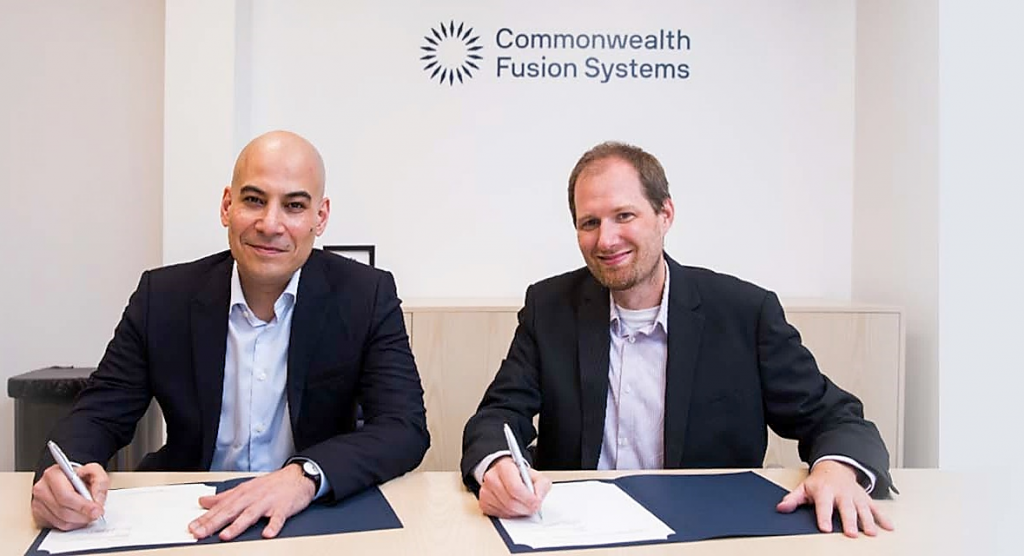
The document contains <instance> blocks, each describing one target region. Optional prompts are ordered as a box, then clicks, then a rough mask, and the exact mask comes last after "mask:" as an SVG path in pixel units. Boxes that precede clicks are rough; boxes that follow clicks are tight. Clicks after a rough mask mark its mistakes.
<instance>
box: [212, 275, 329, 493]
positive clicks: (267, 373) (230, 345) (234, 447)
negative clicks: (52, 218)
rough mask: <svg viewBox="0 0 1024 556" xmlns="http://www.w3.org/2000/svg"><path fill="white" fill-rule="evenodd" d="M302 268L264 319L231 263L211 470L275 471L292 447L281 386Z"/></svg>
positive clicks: (323, 480)
mask: <svg viewBox="0 0 1024 556" xmlns="http://www.w3.org/2000/svg"><path fill="white" fill-rule="evenodd" d="M301 273H302V269H299V270H297V271H295V274H293V275H292V278H291V280H290V281H289V282H288V285H287V286H286V287H285V289H284V292H282V293H281V296H280V297H278V298H277V301H275V302H274V316H273V317H272V318H271V319H270V321H269V322H264V321H262V320H260V319H259V317H257V316H256V314H255V313H253V312H252V310H251V309H250V308H249V304H248V303H247V302H246V300H245V294H244V292H243V291H242V283H241V281H240V280H239V277H238V265H237V264H235V265H233V266H232V269H231V301H230V304H229V305H228V336H227V350H226V352H225V357H224V393H223V397H222V399H221V409H220V424H219V425H218V428H217V443H216V446H215V447H214V451H213V463H212V464H211V466H210V470H211V471H261V472H265V471H275V470H277V469H280V468H281V466H283V465H285V463H287V462H288V461H289V459H291V456H292V455H293V454H294V453H295V442H294V439H293V438H292V426H291V419H290V417H289V413H288V397H287V396H286V394H285V390H286V387H287V385H288V342H289V339H290V337H291V330H292V314H293V309H294V308H295V296H296V294H297V292H298V288H299V276H300V275H301ZM313 464H314V465H316V462H313ZM317 468H318V469H319V465H317ZM320 477H321V481H320V489H319V490H318V491H317V493H316V497H317V498H319V497H321V496H323V494H325V493H326V492H327V491H328V490H330V486H329V485H328V483H327V477H326V476H325V475H324V474H323V472H322V471H321V473H320Z"/></svg>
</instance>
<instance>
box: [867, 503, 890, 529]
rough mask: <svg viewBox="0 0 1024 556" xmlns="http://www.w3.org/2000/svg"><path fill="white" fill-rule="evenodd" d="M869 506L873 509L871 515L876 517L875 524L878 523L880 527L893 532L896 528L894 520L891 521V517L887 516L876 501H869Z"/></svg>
mask: <svg viewBox="0 0 1024 556" xmlns="http://www.w3.org/2000/svg"><path fill="white" fill-rule="evenodd" d="M868 505H869V506H870V507H871V514H872V515H873V516H874V518H875V523H877V524H878V525H879V527H881V528H882V529H885V530H886V531H892V530H894V529H895V528H896V527H895V526H894V525H893V523H892V520H891V519H889V516H887V515H885V514H884V513H883V512H882V510H880V509H879V508H878V505H877V504H875V502H874V501H871V500H869V501H868Z"/></svg>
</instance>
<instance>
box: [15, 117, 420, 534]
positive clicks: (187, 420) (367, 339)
mask: <svg viewBox="0 0 1024 556" xmlns="http://www.w3.org/2000/svg"><path fill="white" fill-rule="evenodd" d="M324 183H325V175H324V165H323V160H322V159H321V157H320V154H319V153H318V152H317V150H316V148H314V147H313V145H311V144H310V143H309V142H308V141H306V140H305V139H303V138H302V137H299V136H298V135H295V134H293V133H289V132H284V131H275V132H271V133H267V134H265V135H262V136H260V137H257V138H256V139H254V140H253V141H252V142H251V143H249V144H248V145H247V146H246V147H245V148H244V149H243V150H242V152H241V154H240V155H239V156H238V160H237V162H236V164H235V168H234V174H233V177H232V180H231V185H230V186H228V187H226V188H225V189H224V195H223V197H222V199H221V203H220V220H221V224H223V225H224V227H225V228H227V231H228V245H229V247H230V250H229V251H224V252H221V253H217V254H215V255H211V256H208V257H205V258H203V259H200V260H197V261H193V262H190V263H185V264H179V265H173V266H168V267H164V268H159V269H156V270H150V271H147V272H144V273H143V274H142V278H141V280H140V281H139V285H138V288H137V289H136V291H135V293H134V294H133V295H132V296H131V299H130V300H129V301H128V307H127V308H126V309H125V311H124V315H123V316H122V318H121V322H120V323H119V324H118V325H117V328H116V330H115V332H114V338H113V339H112V340H111V341H110V344H109V345H108V346H107V350H106V353H105V354H104V355H103V359H102V360H101V361H100V363H99V366H98V367H97V369H96V371H95V372H94V373H93V374H92V376H91V377H90V379H89V386H88V388H86V389H85V390H84V391H83V392H82V394H81V396H80V397H79V399H78V401H77V402H76V404H75V407H74V409H73V410H72V411H71V414H70V415H69V416H68V417H67V418H66V419H64V420H63V421H62V422H61V423H60V424H59V425H58V426H57V427H56V428H55V430H54V431H53V433H52V439H53V440H54V441H56V442H57V443H58V444H59V445H60V446H61V447H62V448H63V449H64V452H65V453H66V454H67V456H68V457H69V459H71V460H72V461H75V462H79V463H82V464H84V465H82V466H81V467H79V468H78V470H77V472H78V475H79V476H80V477H81V478H82V479H83V480H84V482H85V484H86V485H87V486H88V488H89V490H90V491H91V493H92V497H93V499H94V501H93V502H90V501H88V500H86V499H85V498H84V497H83V496H80V495H79V494H78V493H76V492H75V490H74V489H73V487H72V486H71V484H70V482H69V481H68V480H67V479H66V478H65V477H64V475H63V474H62V473H61V471H60V469H59V468H58V467H57V466H56V465H54V464H53V460H52V459H51V458H50V457H49V454H46V455H44V457H43V458H42V460H41V461H40V463H39V466H38V468H37V471H36V482H35V484H34V486H33V488H32V515H33V517H34V518H35V520H36V523H37V524H38V525H39V526H41V527H55V528H58V529H62V530H70V529H77V528H80V527H84V526H85V525H87V524H89V523H90V522H92V521H93V520H95V519H97V518H99V517H100V516H101V515H102V514H103V504H104V501H105V500H106V495H107V488H108V485H109V479H108V477H107V474H106V472H105V471H104V468H103V464H104V463H105V462H107V461H108V460H109V459H110V458H111V457H112V456H113V455H114V454H115V453H116V451H117V450H118V449H120V448H121V447H123V446H125V445H126V444H128V443H129V442H130V441H131V439H132V435H133V433H134V430H135V426H136V424H137V422H138V421H139V419H140V418H141V417H142V415H143V413H144V412H145V411H146V408H147V407H148V406H149V404H150V401H151V400H152V399H153V398H154V397H155V398H156V400H157V401H158V402H159V403H160V407H161V409H162V410H163V414H164V419H165V421H166V423H167V444H166V445H164V446H163V447H162V448H160V450H158V451H156V452H154V453H151V454H149V455H147V456H146V457H145V459H143V461H142V463H141V464H140V465H139V470H140V471H206V470H210V471H258V472H266V474H263V475H261V476H259V477H258V478H256V479H253V480H251V481H247V482H245V483H243V484H241V485H240V486H238V487H236V488H234V489H232V490H229V491H226V492H223V493H221V494H218V495H216V496H209V497H204V498H201V499H200V500H199V503H200V504H201V505H202V507H204V508H206V509H207V510H208V511H207V512H206V513H205V514H204V515H203V516H201V517H200V518H199V519H197V520H195V521H194V522H192V523H191V524H190V525H189V530H190V531H191V532H192V534H193V535H194V536H195V537H197V538H203V537H207V536H209V535H212V534H219V536H220V538H221V539H223V540H230V539H233V538H235V537H236V536H238V535H239V534H241V533H242V532H243V531H245V530H246V529H248V528H249V527H250V526H252V525H253V524H254V523H256V521H257V520H258V519H259V518H261V517H266V518H268V519H269V522H268V524H267V525H266V526H265V527H264V528H263V530H262V534H263V536H264V537H274V536H276V535H277V534H278V532H279V531H280V530H281V527H282V526H283V525H284V522H285V520H286V519H288V518H289V517H291V516H292V515H295V514H296V513H298V512H300V511H302V510H303V509H305V508H306V507H307V506H308V505H309V504H310V503H312V502H313V501H314V500H317V501H323V502H326V503H330V502H333V501H337V500H340V499H343V498H345V497H347V496H349V495H351V494H354V493H356V492H359V491H361V490H363V489H365V488H367V487H369V486H371V485H374V484H377V483H381V482H384V481H387V480H388V479H391V478H393V477H396V476H398V475H401V474H403V473H405V472H407V471H410V470H411V469H413V468H414V467H416V466H417V465H418V464H419V462H420V460H422V459H423V454H424V453H425V452H426V450H427V447H428V446H429V444H430V439H429V436H428V434H427V425H426V412H425V410H424V406H423V389H422V387H421V385H420V379H419V375H418V373H417V371H416V364H415V362H414V361H413V357H412V352H411V350H410V349H409V338H408V335H407V334H406V331H405V325H404V322H403V319H402V310H401V306H400V301H399V299H398V296H397V294H396V288H395V282H394V279H393V278H392V276H391V275H390V274H389V273H387V272H384V271H380V270H375V269H373V268H370V267H367V266H365V265H362V264H359V263H356V262H353V261H350V260H348V259H345V258H342V257H338V256H335V255H331V254H325V253H323V252H322V251H320V250H315V249H313V241H314V239H315V238H316V237H317V236H319V235H320V234H322V233H323V232H324V229H325V228H326V227H327V221H328V218H329V216H330V212H331V210H330V209H331V203H330V200H329V199H328V198H327V197H325V196H324ZM357 401H358V402H359V404H360V405H361V408H362V414H363V424H362V426H360V427H358V428H357V426H356V418H355V416H356V402H357Z"/></svg>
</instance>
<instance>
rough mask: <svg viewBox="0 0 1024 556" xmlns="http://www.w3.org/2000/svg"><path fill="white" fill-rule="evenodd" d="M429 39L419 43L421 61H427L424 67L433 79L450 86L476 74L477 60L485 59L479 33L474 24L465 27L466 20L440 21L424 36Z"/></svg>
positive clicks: (478, 67)
mask: <svg viewBox="0 0 1024 556" xmlns="http://www.w3.org/2000/svg"><path fill="white" fill-rule="evenodd" d="M423 39H424V40H426V41H427V42H426V43H424V44H423V46H421V47H420V50H421V51H423V53H424V54H423V56H420V61H422V62H425V63H426V64H427V65H426V66H424V67H423V71H426V72H429V73H430V79H434V78H436V79H437V82H438V83H440V84H442V85H444V83H445V82H446V81H447V82H448V86H449V87H450V86H452V85H454V84H455V80H456V79H458V80H459V83H464V82H465V79H468V78H471V77H473V72H474V71H479V70H480V66H478V65H477V63H478V62H479V61H480V60H483V56H481V55H480V54H479V52H480V50H482V49H483V46H481V45H480V44H479V42H478V41H479V40H480V36H479V35H474V34H473V28H472V27H466V24H465V23H459V26H458V27H456V26H455V21H454V20H452V21H449V22H448V24H447V25H445V24H444V23H443V22H442V23H441V25H439V26H437V27H435V28H433V29H431V30H430V34H429V35H427V36H425V37H423Z"/></svg>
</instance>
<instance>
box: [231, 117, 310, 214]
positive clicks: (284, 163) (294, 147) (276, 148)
mask: <svg viewBox="0 0 1024 556" xmlns="http://www.w3.org/2000/svg"><path fill="white" fill-rule="evenodd" d="M268 170H273V171H274V172H283V173H287V174H291V175H293V176H304V177H305V179H306V180H310V183H308V184H307V186H308V187H309V190H310V192H311V193H313V198H314V200H317V201H318V200H320V199H321V198H323V196H324V182H325V180H326V173H325V171H324V160H323V158H321V157H320V152H319V151H317V150H316V147H314V146H313V144H312V143H310V142H309V141H307V140H306V139H305V138H303V137H302V136H301V135H298V134H295V133H292V132H290V131H283V130H277V131H270V132H267V133H264V134H263V135H260V136H259V137H257V138H255V139H253V140H252V141H250V142H249V144H248V145H246V146H245V148H244V149H242V152H241V153H239V155H238V160H236V161H235V170H234V172H233V173H232V175H231V189H233V190H234V191H236V192H237V191H238V189H239V188H241V187H242V186H244V185H245V183H244V181H245V179H246V177H247V176H250V175H254V174H260V173H264V172H266V171H268Z"/></svg>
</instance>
